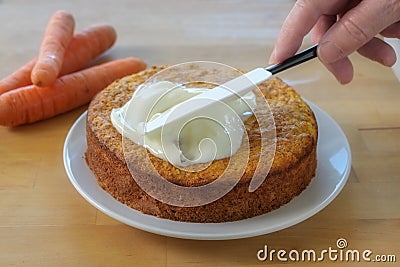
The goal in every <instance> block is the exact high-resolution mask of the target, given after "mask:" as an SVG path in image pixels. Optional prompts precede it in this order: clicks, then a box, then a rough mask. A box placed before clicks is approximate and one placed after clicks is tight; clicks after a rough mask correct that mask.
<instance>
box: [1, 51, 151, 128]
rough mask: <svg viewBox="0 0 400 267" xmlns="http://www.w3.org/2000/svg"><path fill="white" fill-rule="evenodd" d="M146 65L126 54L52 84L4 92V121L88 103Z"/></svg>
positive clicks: (18, 122)
mask: <svg viewBox="0 0 400 267" xmlns="http://www.w3.org/2000/svg"><path fill="white" fill-rule="evenodd" d="M145 68H146V64H145V63H144V62H143V61H142V60H140V59H137V58H132V57H130V58H125V59H119V60H114V61H111V62H108V63H104V64H101V65H97V66H94V67H91V68H87V69H84V70H82V71H79V72H75V73H72V74H68V75H65V76H63V77H61V78H59V79H57V80H56V82H55V83H54V84H53V85H52V86H47V87H38V86H35V85H29V86H25V87H22V88H18V89H15V90H12V91H9V92H7V93H4V94H2V95H0V125H4V126H17V125H21V124H25V123H32V122H35V121H39V120H42V119H47V118H50V117H53V116H55V115H58V114H61V113H64V112H67V111H69V110H71V109H74V108H76V107H79V106H82V105H84V104H86V103H88V102H89V101H90V100H91V99H92V98H93V97H94V96H95V95H96V94H97V93H98V92H99V91H101V90H102V89H103V88H105V87H106V86H107V85H108V84H110V83H111V82H113V81H114V80H116V79H118V78H121V77H123V76H126V75H128V74H132V73H136V72H138V71H141V70H143V69H145Z"/></svg>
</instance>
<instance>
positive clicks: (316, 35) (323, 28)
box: [311, 15, 336, 43]
mask: <svg viewBox="0 0 400 267" xmlns="http://www.w3.org/2000/svg"><path fill="white" fill-rule="evenodd" d="M335 22H336V16H335V15H332V16H329V15H322V16H321V17H320V18H319V19H318V21H317V23H316V24H315V26H314V27H313V28H312V30H311V40H312V42H313V43H319V41H320V40H321V38H322V36H324V34H325V33H326V32H327V30H328V29H329V28H330V27H332V25H333V24H334V23H335Z"/></svg>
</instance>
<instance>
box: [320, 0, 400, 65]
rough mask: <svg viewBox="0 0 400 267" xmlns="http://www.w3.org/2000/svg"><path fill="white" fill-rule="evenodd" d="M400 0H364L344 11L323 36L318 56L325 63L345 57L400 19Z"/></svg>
mask: <svg viewBox="0 0 400 267" xmlns="http://www.w3.org/2000/svg"><path fill="white" fill-rule="evenodd" d="M399 14H400V1H398V0H385V1H376V0H364V1H361V2H360V3H359V4H358V5H357V6H355V7H354V8H353V9H350V10H349V11H348V12H347V13H345V14H344V15H343V16H342V17H341V18H340V19H339V20H338V21H337V22H336V23H335V24H334V25H333V26H332V27H331V28H330V29H329V30H328V31H327V32H326V33H325V35H324V36H323V37H322V38H321V40H320V44H319V48H318V55H319V58H320V60H321V61H322V62H323V63H326V64H330V63H333V62H336V61H338V60H340V59H343V58H345V57H347V56H348V55H350V54H351V53H353V52H354V51H356V50H357V49H359V48H360V47H362V46H363V45H364V44H366V43H367V42H368V41H370V40H371V39H372V38H373V37H374V36H376V35H377V34H378V33H380V32H381V31H382V30H384V29H385V28H386V27H388V26H389V25H391V24H393V23H394V22H396V21H398V20H399V19H400V18H399Z"/></svg>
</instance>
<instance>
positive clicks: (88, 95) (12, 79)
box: [0, 11, 146, 126]
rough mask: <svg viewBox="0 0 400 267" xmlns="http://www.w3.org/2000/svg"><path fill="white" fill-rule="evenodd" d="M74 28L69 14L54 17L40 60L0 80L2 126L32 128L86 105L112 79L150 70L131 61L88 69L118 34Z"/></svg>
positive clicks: (103, 27) (109, 29) (110, 30)
mask: <svg viewBox="0 0 400 267" xmlns="http://www.w3.org/2000/svg"><path fill="white" fill-rule="evenodd" d="M74 28H75V21H74V18H73V16H72V15H71V14H69V13H67V12H65V11H57V12H56V13H54V14H53V16H52V17H51V18H50V20H49V23H48V25H47V27H46V30H45V33H44V37H43V41H42V43H41V46H40V52H39V55H38V56H37V57H35V58H33V59H32V60H31V61H29V62H28V63H27V64H25V65H24V66H22V67H21V68H20V69H18V70H17V71H15V72H14V73H12V74H11V75H9V76H8V77H5V78H4V79H2V80H1V81H0V125H4V126H17V125H21V124H26V123H33V122H36V121H39V120H43V119H47V118H50V117H53V116H56V115H58V114H61V113H64V112H66V111H69V110H71V109H74V108H76V107H79V106H82V105H84V104H86V103H88V102H89V101H90V100H91V99H92V98H93V97H94V96H95V95H96V94H97V93H98V92H99V91H101V90H102V89H103V88H105V87H106V86H107V85H108V84H110V83H111V82H113V81H114V80H116V79H118V78H121V77H123V76H126V75H129V74H132V73H136V72H138V71H141V70H143V69H145V68H146V64H145V63H144V62H143V61H142V60H140V59H138V58H133V57H129V58H125V59H119V60H114V61H110V62H108V63H104V64H101V65H97V66H93V67H89V68H86V69H85V67H86V66H87V65H88V64H89V62H90V61H92V60H93V59H95V58H96V57H98V56H99V55H100V54H102V53H103V52H105V51H106V50H108V49H109V48H110V47H111V46H112V45H113V44H114V42H115V40H116V37H117V35H116V32H115V30H114V28H113V27H111V26H109V25H97V26H92V27H89V28H88V29H86V30H84V31H82V32H80V33H77V34H74Z"/></svg>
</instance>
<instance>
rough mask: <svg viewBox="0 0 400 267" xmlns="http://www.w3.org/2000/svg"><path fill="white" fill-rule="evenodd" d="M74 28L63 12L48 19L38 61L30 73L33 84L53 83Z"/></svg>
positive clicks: (73, 23) (68, 15) (72, 22)
mask: <svg viewBox="0 0 400 267" xmlns="http://www.w3.org/2000/svg"><path fill="white" fill-rule="evenodd" d="M74 28H75V21H74V18H73V17H72V15H71V14H69V13H67V12H65V11H62V10H60V11H57V12H56V13H54V15H53V16H52V17H51V18H50V20H49V23H48V24H47V27H46V30H45V32H44V37H43V41H42V44H41V45H40V52H39V57H38V61H37V62H36V64H35V66H34V67H33V70H32V73H31V79H32V83H33V84H35V85H38V86H48V85H51V84H53V83H54V82H55V80H56V79H57V76H58V74H59V73H60V70H61V66H62V62H63V60H64V55H65V51H66V50H67V47H68V45H69V43H70V41H71V39H72V36H73V35H74Z"/></svg>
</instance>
